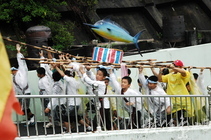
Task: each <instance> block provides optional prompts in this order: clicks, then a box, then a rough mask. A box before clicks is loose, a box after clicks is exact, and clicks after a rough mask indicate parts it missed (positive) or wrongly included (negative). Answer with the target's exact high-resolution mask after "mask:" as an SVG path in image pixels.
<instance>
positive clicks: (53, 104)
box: [45, 71, 65, 122]
mask: <svg viewBox="0 0 211 140" xmlns="http://www.w3.org/2000/svg"><path fill="white" fill-rule="evenodd" d="M52 78H53V80H54V83H53V86H52V95H64V84H63V82H62V81H61V75H60V74H59V72H57V71H56V72H54V73H53V75H52ZM62 104H65V99H64V98H52V99H51V100H50V102H49V103H48V105H47V108H46V109H45V113H49V112H50V111H53V112H52V114H53V120H52V121H60V122H61V119H62V118H60V114H59V113H60V111H59V106H61V105H62Z"/></svg>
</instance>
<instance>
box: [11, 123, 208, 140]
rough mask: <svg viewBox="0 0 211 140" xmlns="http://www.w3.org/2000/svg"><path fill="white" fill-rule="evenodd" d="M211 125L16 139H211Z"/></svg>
mask: <svg viewBox="0 0 211 140" xmlns="http://www.w3.org/2000/svg"><path fill="white" fill-rule="evenodd" d="M210 131H211V126H210V125H209V126H191V127H188V126H186V127H171V128H153V129H139V130H116V131H109V132H108V131H107V132H105V131H104V132H99V133H98V132H95V133H92V132H88V133H79V134H59V135H48V136H31V137H22V138H16V139H15V140H25V139H30V140H70V139H71V140H84V139H86V140H114V139H115V140H158V139H159V140H210V139H211V133H210Z"/></svg>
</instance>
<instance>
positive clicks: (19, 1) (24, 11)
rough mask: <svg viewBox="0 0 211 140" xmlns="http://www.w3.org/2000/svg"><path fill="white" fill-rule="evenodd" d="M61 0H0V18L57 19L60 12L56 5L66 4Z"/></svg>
mask: <svg viewBox="0 0 211 140" xmlns="http://www.w3.org/2000/svg"><path fill="white" fill-rule="evenodd" d="M66 4H67V3H66V2H65V1H61V0H9V1H8V0H0V13H1V14H0V20H2V21H6V22H7V23H11V22H14V21H21V22H29V21H33V19H34V18H38V19H48V20H57V19H58V18H60V13H58V12H57V10H56V7H58V6H61V5H66Z"/></svg>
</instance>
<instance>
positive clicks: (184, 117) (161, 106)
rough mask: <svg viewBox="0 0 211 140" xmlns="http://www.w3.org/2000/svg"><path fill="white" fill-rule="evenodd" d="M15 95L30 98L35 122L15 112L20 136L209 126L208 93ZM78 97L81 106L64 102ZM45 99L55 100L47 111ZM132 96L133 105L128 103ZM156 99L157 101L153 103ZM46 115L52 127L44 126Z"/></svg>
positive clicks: (209, 101)
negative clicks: (71, 105) (47, 111)
mask: <svg viewBox="0 0 211 140" xmlns="http://www.w3.org/2000/svg"><path fill="white" fill-rule="evenodd" d="M16 97H17V98H18V99H22V100H24V99H27V98H29V99H30V106H29V107H30V109H31V110H32V112H33V113H34V118H35V121H34V123H32V124H30V123H29V122H30V120H28V116H27V115H24V116H19V115H16V117H15V119H14V122H15V124H16V125H17V128H18V136H19V137H24V136H38V135H51V134H53V135H56V134H64V133H70V134H71V133H86V132H93V131H115V130H127V129H145V128H163V127H185V126H193V125H208V123H209V120H210V117H211V107H210V105H211V98H210V96H209V95H197V96H195V95H183V96H182V95H180V96H179V95H178V96H169V95H167V96H153V95H140V96H125V95H102V96H100V95H77V96H75V95H16ZM126 97H127V99H128V100H127V101H125V98H126ZM78 98H80V99H81V104H80V106H73V107H70V106H69V105H68V104H67V101H68V99H74V101H75V102H76V100H77V99H78ZM45 99H49V103H50V106H51V108H52V107H53V102H54V100H55V99H57V105H56V106H55V107H54V108H52V109H51V111H50V113H49V114H47V113H45V112H44V110H45V107H44V100H45ZM134 99H135V104H133V105H128V104H127V102H132V100H133V101H134ZM168 99H170V100H169V102H170V103H169V104H170V105H171V106H170V107H171V112H172V113H170V114H169V113H167V112H166V109H167V108H168V107H167V105H168V103H166V102H167V101H168ZM105 100H109V104H110V107H106V106H105V104H104V103H105ZM155 100H156V103H154V102H153V101H155ZM189 101H190V102H189ZM54 104H55V103H54ZM126 104H127V105H126ZM25 105H26V104H25ZM101 108H103V109H101ZM25 110H27V108H26V107H25ZM174 110H175V111H174ZM49 118H50V120H51V122H52V127H50V128H47V127H46V125H47V123H48V122H49ZM28 124H29V125H28Z"/></svg>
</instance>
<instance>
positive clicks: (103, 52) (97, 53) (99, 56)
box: [92, 47, 124, 64]
mask: <svg viewBox="0 0 211 140" xmlns="http://www.w3.org/2000/svg"><path fill="white" fill-rule="evenodd" d="M123 54H124V52H123V51H122V50H118V49H111V48H102V47H95V48H94V50H93V54H92V60H95V61H99V62H107V63H116V64H120V63H121V62H122V57H123Z"/></svg>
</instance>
